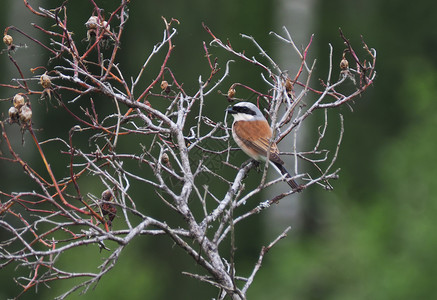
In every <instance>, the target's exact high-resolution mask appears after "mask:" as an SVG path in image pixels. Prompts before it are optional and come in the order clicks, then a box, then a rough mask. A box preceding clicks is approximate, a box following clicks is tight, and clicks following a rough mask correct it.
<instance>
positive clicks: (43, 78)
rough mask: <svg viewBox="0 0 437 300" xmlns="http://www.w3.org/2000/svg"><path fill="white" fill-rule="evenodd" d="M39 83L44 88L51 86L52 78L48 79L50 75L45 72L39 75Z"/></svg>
mask: <svg viewBox="0 0 437 300" xmlns="http://www.w3.org/2000/svg"><path fill="white" fill-rule="evenodd" d="M39 83H40V84H41V85H42V87H43V88H44V89H48V88H50V87H51V86H52V80H51V79H50V76H49V75H47V72H45V73H44V74H42V75H41V77H40V78H39Z"/></svg>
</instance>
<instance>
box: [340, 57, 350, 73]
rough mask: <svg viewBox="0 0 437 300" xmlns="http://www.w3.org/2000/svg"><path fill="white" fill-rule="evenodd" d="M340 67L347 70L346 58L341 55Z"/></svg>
mask: <svg viewBox="0 0 437 300" xmlns="http://www.w3.org/2000/svg"><path fill="white" fill-rule="evenodd" d="M340 69H342V70H347V69H349V62H348V61H347V59H346V58H344V57H343V59H342V60H341V61H340Z"/></svg>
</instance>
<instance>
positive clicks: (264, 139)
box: [233, 120, 284, 164]
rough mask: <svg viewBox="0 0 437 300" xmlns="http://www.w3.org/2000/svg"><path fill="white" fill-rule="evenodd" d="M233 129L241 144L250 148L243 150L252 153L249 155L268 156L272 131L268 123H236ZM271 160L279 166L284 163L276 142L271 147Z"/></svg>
mask: <svg viewBox="0 0 437 300" xmlns="http://www.w3.org/2000/svg"><path fill="white" fill-rule="evenodd" d="M233 129H234V132H235V135H237V136H238V138H239V139H240V142H241V143H243V144H244V145H245V146H246V148H248V149H243V150H245V152H250V153H248V154H249V155H250V156H254V157H259V156H262V157H266V156H267V152H268V151H267V150H268V148H269V143H270V142H269V141H270V138H271V137H272V130H271V129H270V126H269V125H268V123H267V122H266V121H263V120H261V121H236V122H234V124H233ZM237 143H238V142H237ZM240 147H241V145H240ZM269 159H270V160H271V161H273V162H276V163H279V164H283V163H284V162H283V161H282V159H281V158H280V157H279V150H278V147H277V146H276V143H275V142H272V143H271V145H270V157H269Z"/></svg>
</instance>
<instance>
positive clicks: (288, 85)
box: [284, 77, 293, 93]
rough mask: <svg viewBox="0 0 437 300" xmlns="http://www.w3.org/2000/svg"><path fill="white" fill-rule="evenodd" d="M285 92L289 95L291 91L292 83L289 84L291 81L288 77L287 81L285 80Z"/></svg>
mask: <svg viewBox="0 0 437 300" xmlns="http://www.w3.org/2000/svg"><path fill="white" fill-rule="evenodd" d="M284 86H285V90H286V91H287V93H290V92H291V90H292V89H293V83H292V82H291V79H290V78H289V77H287V79H285V84H284Z"/></svg>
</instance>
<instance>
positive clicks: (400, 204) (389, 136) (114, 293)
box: [0, 0, 437, 300]
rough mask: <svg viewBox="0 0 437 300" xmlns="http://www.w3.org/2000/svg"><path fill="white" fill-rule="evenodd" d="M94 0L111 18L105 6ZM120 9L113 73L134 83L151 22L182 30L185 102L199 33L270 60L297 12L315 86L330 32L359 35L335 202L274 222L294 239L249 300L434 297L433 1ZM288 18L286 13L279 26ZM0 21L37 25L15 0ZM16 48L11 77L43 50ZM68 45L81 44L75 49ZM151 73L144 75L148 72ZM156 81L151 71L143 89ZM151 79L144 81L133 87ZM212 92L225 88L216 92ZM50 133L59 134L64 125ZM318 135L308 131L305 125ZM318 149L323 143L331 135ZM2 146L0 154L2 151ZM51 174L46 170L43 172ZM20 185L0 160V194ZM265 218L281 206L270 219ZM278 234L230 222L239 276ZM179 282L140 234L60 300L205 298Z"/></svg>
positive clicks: (256, 223)
mask: <svg viewBox="0 0 437 300" xmlns="http://www.w3.org/2000/svg"><path fill="white" fill-rule="evenodd" d="M29 2H30V3H31V4H33V5H35V7H37V6H38V5H43V6H44V7H46V8H50V7H53V6H55V5H57V4H59V3H60V2H61V1H44V4H41V2H36V1H29ZM96 2H97V3H98V4H99V5H100V6H101V7H103V8H105V9H106V11H107V12H110V11H112V9H113V8H114V7H115V4H114V2H118V1H109V0H107V1H97V0H96ZM131 2H132V3H131V5H130V20H129V22H128V24H127V26H126V30H125V35H124V36H123V40H122V46H121V47H122V48H121V52H120V54H119V56H118V60H119V61H120V65H121V66H122V67H123V69H124V70H125V72H126V74H127V75H128V76H133V75H134V74H136V72H138V69H139V67H140V66H141V64H142V63H143V61H144V59H145V57H146V56H147V55H148V53H149V52H150V50H151V49H152V47H153V45H154V44H155V43H156V42H157V41H160V40H161V37H162V31H163V22H162V20H161V18H160V17H161V16H166V17H167V18H171V17H173V18H177V19H179V20H180V22H181V25H180V26H178V27H177V29H178V31H179V33H178V35H177V36H176V38H175V40H174V42H175V44H176V49H175V51H174V53H173V56H172V58H171V60H170V66H171V68H172V71H173V72H174V73H175V75H176V76H177V78H179V81H182V82H183V83H184V88H186V90H187V91H188V92H190V91H194V90H195V89H196V87H197V85H198V84H197V80H198V76H199V75H202V76H203V77H204V78H206V76H208V75H209V73H208V66H207V64H206V61H205V59H204V52H203V46H202V41H206V42H208V41H210V38H209V36H208V35H207V34H206V32H205V31H204V30H203V29H202V26H201V22H205V23H206V24H207V25H208V26H209V27H210V28H211V29H212V30H213V32H214V33H215V34H216V35H217V36H219V37H220V38H222V40H225V39H226V38H229V39H230V40H231V42H232V45H233V46H234V47H235V48H238V49H247V50H248V51H250V50H251V51H254V49H253V48H251V47H252V46H251V45H250V44H249V43H248V42H247V41H242V40H241V39H240V37H239V34H240V33H245V34H249V35H253V36H254V37H255V38H256V39H257V41H258V42H259V43H260V44H262V45H263V46H264V47H265V48H266V49H267V50H268V51H270V52H271V53H272V55H273V56H274V55H275V53H276V52H275V51H277V50H278V49H276V47H279V43H278V42H277V41H276V40H274V39H273V37H271V36H269V34H268V33H269V32H270V31H271V30H274V31H276V32H281V26H282V25H285V24H286V23H288V21H290V20H288V19H287V15H285V18H284V17H283V16H282V17H281V19H280V18H279V17H278V16H279V15H280V13H279V12H278V11H280V12H282V13H283V12H284V11H285V12H286V11H287V10H286V8H287V7H292V8H293V9H297V10H298V9H301V6H302V5H304V6H305V5H307V9H308V11H307V12H306V13H305V14H304V16H306V18H305V19H304V20H303V21H302V22H301V23H297V24H296V25H294V26H293V27H292V28H288V30H289V31H290V33H291V34H292V35H294V34H295V33H296V34H297V35H298V34H299V32H304V33H305V34H306V32H308V34H307V35H304V36H303V37H302V38H299V39H298V40H296V43H297V44H298V45H305V44H306V43H307V42H308V40H309V35H310V34H311V33H315V41H314V44H313V47H312V49H311V51H312V52H311V57H313V58H317V59H318V64H317V68H316V69H317V74H316V76H314V78H322V79H323V78H325V76H326V72H327V67H328V59H327V58H328V53H329V52H328V51H329V48H328V43H331V44H332V45H333V47H334V59H336V58H337V59H338V61H339V59H340V57H341V52H342V50H343V45H342V40H341V39H340V37H339V34H338V28H339V27H341V28H342V29H343V31H344V33H345V34H346V36H347V37H349V38H350V40H351V41H352V43H353V45H354V46H355V48H356V49H358V48H360V35H363V36H364V38H365V41H366V42H367V44H368V45H369V46H370V47H373V48H375V49H376V50H377V55H378V59H377V72H378V76H377V78H376V81H375V84H374V85H373V86H372V87H371V88H370V89H369V90H368V91H367V92H366V93H365V94H364V95H363V96H362V97H360V98H357V99H356V101H355V104H354V105H353V109H354V112H351V111H350V110H349V109H348V108H347V107H343V108H341V109H340V112H341V113H342V114H343V115H344V117H345V135H344V139H343V144H342V148H341V151H340V156H339V159H338V161H337V163H336V167H338V168H341V172H340V179H339V180H338V181H335V182H332V183H333V185H334V188H335V189H334V191H331V192H327V191H324V190H321V189H320V188H318V187H315V186H314V187H312V188H310V189H308V190H305V191H304V192H303V193H302V195H299V198H298V199H293V200H290V201H294V202H296V203H297V207H298V213H292V212H291V213H290V216H289V218H288V219H287V220H286V221H285V223H284V224H282V225H285V226H287V225H288V224H293V228H292V230H291V231H290V233H289V235H288V237H287V238H286V239H285V240H282V241H281V242H280V243H279V244H278V245H277V246H276V247H275V248H273V249H272V250H271V251H270V252H269V253H268V255H267V256H266V257H265V261H264V263H263V267H262V268H261V270H260V272H259V273H258V275H257V277H256V278H255V282H254V283H253V285H252V287H251V289H250V291H249V294H248V298H249V299H268V298H270V299H300V300H303V299H305V300H311V299H336V300H338V299H358V300H359V299H434V298H437V291H436V289H435V281H436V278H437V255H436V253H437V235H436V234H435V225H436V218H435V215H436V201H435V200H436V198H434V197H436V192H435V190H433V185H434V184H435V178H436V177H437V174H436V173H437V160H436V158H435V149H436V141H435V136H436V127H437V126H436V125H437V99H436V95H437V91H436V90H437V56H436V54H435V53H436V51H435V49H436V45H437V36H436V35H437V31H436V29H435V28H436V18H435V11H436V6H437V2H435V1H423V2H422V3H421V4H420V5H419V4H418V3H414V2H411V1H406V0H398V1H393V0H386V1H378V0H366V1H350V0H331V1H315V0H314V1H285V0H284V1H271V0H258V1H253V0H243V1H231V0H227V1H225V0H222V1H217V0H215V1H206V0H202V1H201V0H195V1H189V2H188V3H187V1H177V0H171V1H170V0H168V1H166V0H163V1H159V2H156V1H135V0H133V1H131ZM17 3H19V4H17ZM91 8H92V5H91V4H90V2H89V1H86V0H80V1H77V0H75V1H70V2H69V13H70V15H69V20H70V22H71V26H72V29H73V31H74V32H75V33H76V35H77V36H78V40H79V39H81V38H82V37H84V34H85V33H84V32H83V30H84V28H83V24H84V23H85V22H86V20H87V19H88V16H89V14H88V13H84V12H88V11H91ZM295 13H296V12H295ZM294 15H295V14H294ZM294 15H293V13H292V12H291V13H290V16H289V18H293V16H294ZM0 16H1V18H0V26H1V28H5V27H6V26H8V25H17V23H20V25H19V27H20V28H22V29H24V30H25V31H26V32H31V33H32V32H33V33H35V30H33V29H32V28H31V27H30V26H29V23H30V22H38V24H40V25H43V24H44V20H38V19H35V18H33V17H32V16H31V15H30V14H29V13H28V12H27V11H26V9H25V7H24V5H23V3H22V1H18V0H7V1H5V3H4V4H3V9H2V10H1V11H0ZM21 22H24V23H21ZM26 23H27V25H26ZM300 34H301V33H300ZM16 42H21V43H26V45H28V46H29V48H28V49H19V50H18V51H17V53H16V55H15V57H16V59H17V60H18V61H20V59H22V60H23V61H25V59H27V62H23V64H26V63H27V64H28V65H29V67H28V68H23V69H25V70H28V69H29V68H30V66H34V65H35V61H38V63H37V64H41V59H46V58H47V53H44V52H43V51H40V48H38V47H36V46H35V45H34V44H32V43H31V42H29V41H28V40H25V39H24V38H22V37H19V38H17V40H16ZM81 47H86V45H85V43H83V44H82V45H81ZM213 52H214V54H215V55H217V56H218V57H220V61H219V63H221V66H222V67H224V63H225V60H226V59H227V58H229V56H227V55H226V54H225V53H224V52H223V51H219V50H218V49H213ZM29 53H30V54H29ZM290 56H293V54H292V53H291V54H290ZM155 63H156V64H155V65H153V66H152V67H151V68H152V69H153V68H156V67H157V66H159V63H160V61H159V60H157V61H155ZM245 67H247V65H244V64H236V65H235V66H233V68H232V69H231V71H232V79H230V81H229V82H231V81H232V82H233V81H240V82H241V81H244V82H247V83H251V84H252V85H253V84H256V82H260V77H259V74H256V73H254V72H247V69H245ZM295 67H296V66H294V68H295ZM0 69H1V70H3V72H1V73H0V81H1V82H3V83H8V82H10V80H11V78H12V77H17V74H16V71H15V70H14V69H13V68H12V67H11V62H10V61H9V59H8V58H7V55H5V54H3V55H0ZM291 69H293V66H291V67H290V70H291ZM337 71H338V69H337ZM155 74H156V73H153V72H152V73H151V74H150V78H153V77H154V76H155ZM28 76H29V75H28ZM126 77H127V76H126ZM150 78H149V77H147V76H146V78H145V79H144V84H148V82H150V81H148V80H150ZM221 90H222V91H225V90H226V86H223V87H222V89H221ZM0 93H1V96H0V98H7V97H11V96H12V95H13V94H14V91H11V90H7V89H5V88H0ZM214 97H216V100H217V101H215V100H214ZM214 97H213V98H211V99H212V100H210V101H211V102H210V103H208V104H207V107H208V110H209V112H208V113H210V114H211V115H212V116H213V118H214V119H216V120H221V119H222V116H221V115H220V114H216V113H213V112H215V111H218V112H219V113H221V112H222V111H223V109H224V108H225V107H226V105H227V103H226V102H225V101H224V99H223V97H220V96H218V95H217V96H214ZM9 105H10V104H9V103H0V108H1V111H2V112H3V116H2V119H5V118H6V111H7V109H8V107H9ZM38 109H39V110H40V111H41V112H43V113H44V112H46V110H47V108H46V107H45V106H44V105H40V107H39V108H38ZM56 111H57V110H56V109H54V108H52V107H50V108H49V109H48V113H49V114H47V115H46V116H44V117H40V120H39V121H38V126H39V127H40V128H45V129H44V130H43V131H42V132H41V133H38V134H40V135H41V139H43V137H44V135H45V134H46V135H47V136H53V135H52V134H56V132H55V131H53V130H55V129H53V127H57V125H59V123H62V114H61V115H60V116H59V115H57V113H56ZM54 125H56V126H54ZM62 125H63V126H65V128H70V127H71V126H72V125H74V123H68V124H62ZM318 125H319V124H318V123H315V124H314V128H315V127H316V126H318ZM61 129H62V126H61V128H60V129H59V132H60V134H64V135H63V136H62V137H65V133H61ZM10 130H14V129H10ZM16 131H17V133H18V129H17V130H16ZM313 132H315V131H313ZM308 134H311V130H310V131H309V133H308ZM46 138H47V137H46ZM331 138H332V143H335V142H336V138H337V133H336V132H335V130H334V131H332V137H331ZM20 145H21V137H20V138H19V140H18V141H17V143H16V146H17V147H18V149H20V147H21V146H20ZM1 147H2V148H1V150H2V151H3V152H4V151H5V148H4V146H3V145H2V146H1ZM28 148H29V147H28ZM21 150H22V152H20V154H21V155H22V157H23V158H25V159H32V157H34V155H33V154H32V148H31V149H25V147H22V149H21ZM53 151H54V153H56V151H58V150H57V149H54V150H53ZM241 159H242V160H244V159H245V158H244V156H241ZM51 164H52V165H54V166H55V165H56V162H55V161H51ZM35 165H38V161H36V162H35ZM19 175H20V170H19V169H17V170H15V169H13V168H10V165H9V164H5V163H4V162H2V161H0V178H1V189H2V190H5V191H7V192H11V191H20V190H21V189H22V188H23V183H22V182H21V181H20V182H17V180H18V178H20V177H18V176H19ZM95 193H96V194H97V191H95ZM433 199H434V200H433ZM283 201H287V199H284V200H283ZM275 209H276V210H279V209H280V207H273V208H271V210H275ZM296 219H298V221H297V220H296ZM285 226H282V227H281V226H277V225H274V224H273V223H272V222H270V220H269V214H267V213H266V214H261V215H259V216H256V217H254V218H252V219H251V220H248V221H247V222H244V223H242V224H241V225H239V226H238V227H237V229H236V230H237V248H238V253H237V259H238V261H239V264H237V272H241V273H240V274H241V275H248V274H249V272H250V271H251V267H252V266H253V264H254V263H255V262H256V260H257V257H258V254H259V251H260V248H261V246H262V245H265V244H267V243H269V242H270V241H271V240H272V239H273V238H274V237H275V235H277V234H279V233H280V232H281V231H282V230H283V228H284V227H285ZM1 234H2V233H1V232H0V238H1V237H2V235H1ZM101 255H104V254H101V253H100V252H99V250H98V249H97V247H87V248H85V249H79V250H78V251H74V252H72V253H71V254H69V256H68V259H67V260H66V262H65V264H66V266H69V267H72V266H75V268H77V269H79V266H80V265H83V266H84V267H85V266H88V265H89V262H95V261H99V260H100V259H101V258H100V257H101ZM69 264H70V265H69ZM85 268H86V267H85ZM14 271H15V270H14V268H13V267H8V268H5V269H3V270H0V282H1V283H0V299H6V298H8V297H13V296H15V295H16V294H17V293H18V292H19V291H20V289H19V288H18V287H17V286H16V285H15V283H14V282H13V280H12V279H11V277H12V274H13V272H14ZM89 271H92V270H89ZM182 271H191V272H196V271H199V269H197V267H196V264H195V262H194V261H192V260H191V258H187V257H185V255H184V254H183V253H182V251H180V250H179V249H178V248H176V247H173V245H172V242H171V241H169V240H168V239H167V238H165V237H158V238H156V237H139V238H137V239H136V240H135V241H134V242H133V243H132V244H130V245H129V246H128V247H127V248H126V249H125V252H124V253H123V254H122V256H121V258H120V260H119V262H118V264H117V266H116V267H115V268H114V269H113V270H112V271H111V272H110V273H109V274H108V275H106V276H105V277H104V278H103V279H102V280H101V281H100V282H99V284H98V286H97V287H96V288H95V289H92V290H90V291H89V292H88V293H87V294H85V295H83V296H80V297H79V295H78V294H77V293H76V294H74V295H73V296H72V297H71V299H76V298H80V299H119V298H123V299H132V300H134V299H211V298H212V297H216V293H215V290H214V289H212V288H211V287H209V286H208V285H206V284H204V283H200V282H198V281H196V280H193V279H191V278H187V277H186V276H184V275H182V274H181V272H182ZM72 284H73V281H66V282H57V283H52V284H51V285H50V289H48V288H46V287H44V286H40V287H39V288H38V293H36V294H35V293H34V291H30V292H28V293H27V294H25V295H24V296H23V297H22V299H52V298H53V297H54V296H56V295H59V294H61V293H62V292H63V291H65V290H66V289H67V288H68V287H71V286H72Z"/></svg>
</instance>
